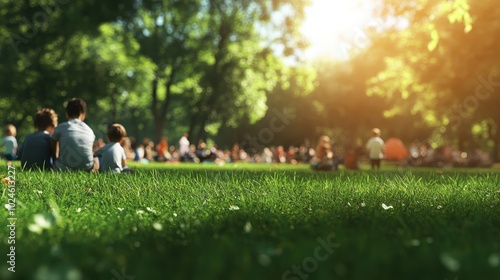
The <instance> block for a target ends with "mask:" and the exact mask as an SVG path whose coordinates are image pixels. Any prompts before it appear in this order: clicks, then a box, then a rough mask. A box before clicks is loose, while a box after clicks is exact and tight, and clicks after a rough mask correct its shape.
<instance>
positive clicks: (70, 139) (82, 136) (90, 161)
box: [52, 119, 95, 171]
mask: <svg viewBox="0 0 500 280" xmlns="http://www.w3.org/2000/svg"><path fill="white" fill-rule="evenodd" d="M52 139H54V140H56V141H59V158H58V159H57V160H56V169H58V170H67V169H69V170H86V171H89V170H91V169H92V167H93V166H94V158H93V153H92V147H93V145H94V140H95V135H94V132H93V131H92V129H91V128H90V127H89V126H88V125H87V124H86V123H84V122H82V121H81V120H79V119H71V120H69V121H67V122H65V123H62V124H60V125H58V126H57V127H56V129H55V131H54V134H53V135H52Z"/></svg>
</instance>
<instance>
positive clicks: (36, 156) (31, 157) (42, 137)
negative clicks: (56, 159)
mask: <svg viewBox="0 0 500 280" xmlns="http://www.w3.org/2000/svg"><path fill="white" fill-rule="evenodd" d="M19 158H20V159H21V166H23V168H24V169H26V170H29V169H42V170H50V169H52V161H51V156H50V135H49V133H47V132H46V131H37V132H35V133H33V134H30V135H28V136H26V138H25V139H24V143H23V145H22V146H21V149H20V150H19Z"/></svg>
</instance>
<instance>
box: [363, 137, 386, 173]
mask: <svg viewBox="0 0 500 280" xmlns="http://www.w3.org/2000/svg"><path fill="white" fill-rule="evenodd" d="M366 149H367V150H368V156H369V158H370V164H371V167H372V169H375V168H377V169H380V160H381V159H382V158H384V153H383V151H384V140H382V138H380V129H378V128H374V129H373V130H372V137H371V138H370V139H369V140H368V143H366Z"/></svg>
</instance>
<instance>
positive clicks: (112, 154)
mask: <svg viewBox="0 0 500 280" xmlns="http://www.w3.org/2000/svg"><path fill="white" fill-rule="evenodd" d="M94 156H95V157H102V162H101V168H102V169H101V170H102V171H105V172H115V173H120V172H122V170H123V166H122V161H124V160H126V158H127V156H126V155H125V150H124V149H123V147H122V146H121V145H120V143H117V142H110V143H108V144H106V145H104V147H102V148H100V149H99V150H97V151H96V152H95V153H94Z"/></svg>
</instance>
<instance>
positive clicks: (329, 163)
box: [311, 135, 337, 171]
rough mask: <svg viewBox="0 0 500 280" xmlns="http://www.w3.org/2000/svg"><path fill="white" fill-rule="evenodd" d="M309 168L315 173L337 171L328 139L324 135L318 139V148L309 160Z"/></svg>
mask: <svg viewBox="0 0 500 280" xmlns="http://www.w3.org/2000/svg"><path fill="white" fill-rule="evenodd" d="M311 168H312V169H313V170H317V171H329V170H336V169H337V165H336V163H335V161H334V160H333V152H332V146H331V144H330V137H328V136H326V135H323V136H321V137H320V139H319V141H318V146H317V147H316V154H315V155H314V157H313V159H312V160H311Z"/></svg>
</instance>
